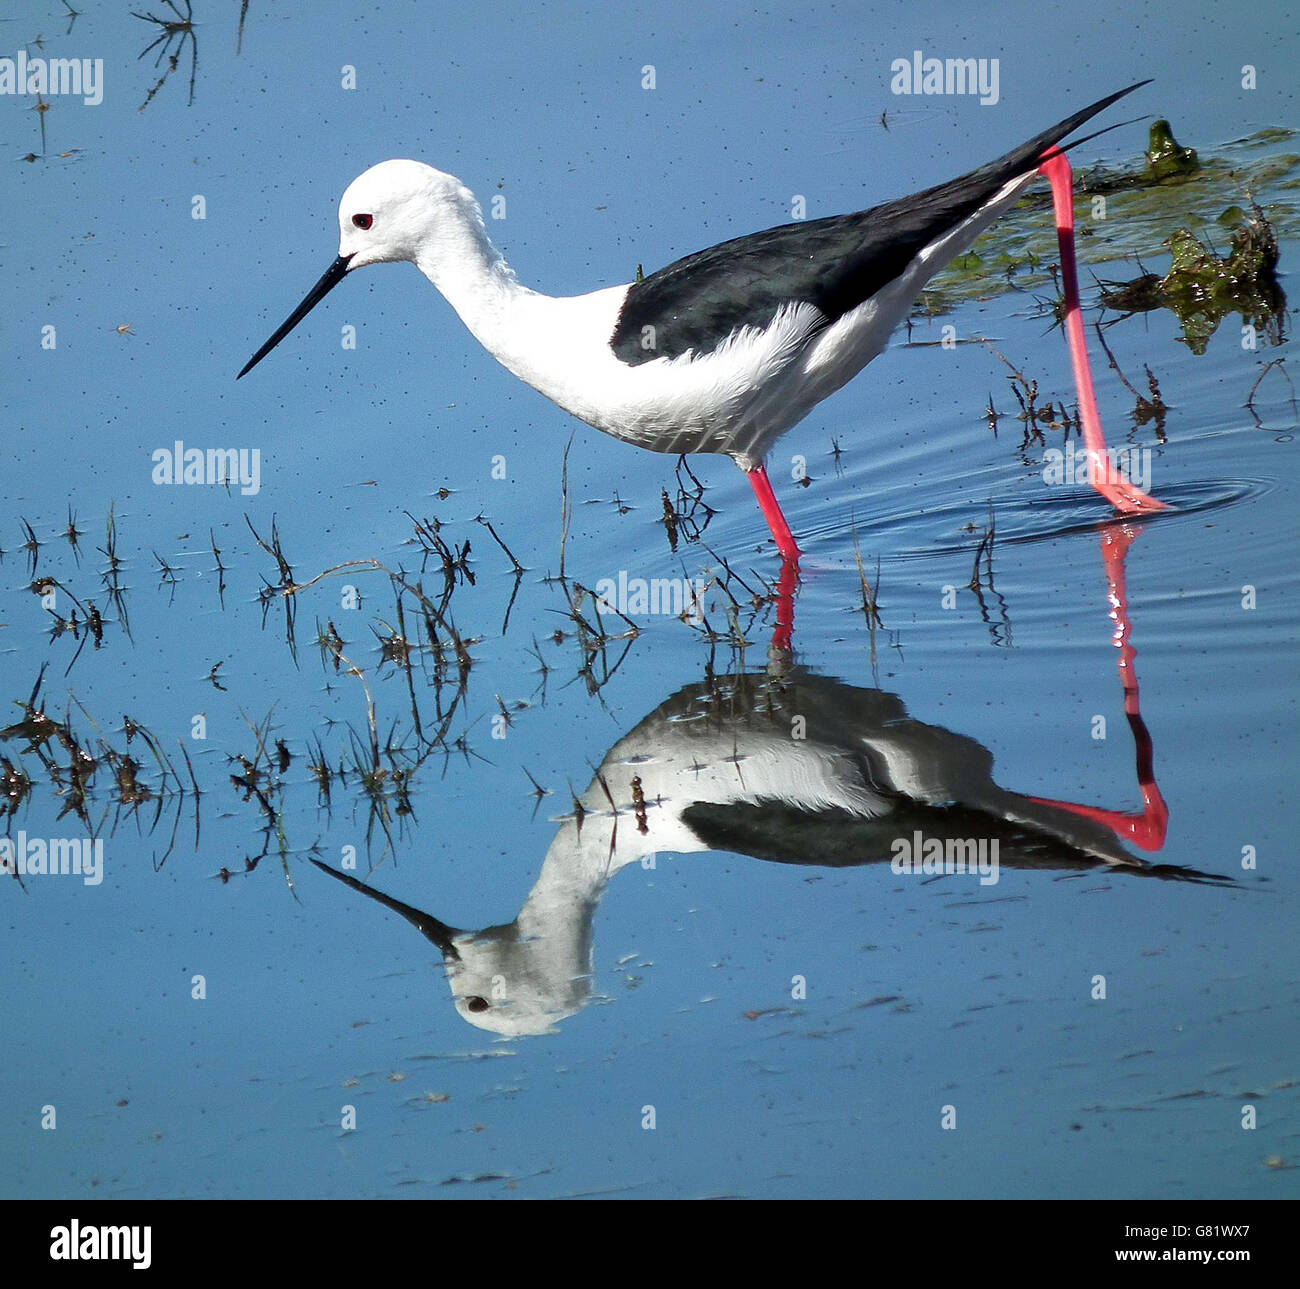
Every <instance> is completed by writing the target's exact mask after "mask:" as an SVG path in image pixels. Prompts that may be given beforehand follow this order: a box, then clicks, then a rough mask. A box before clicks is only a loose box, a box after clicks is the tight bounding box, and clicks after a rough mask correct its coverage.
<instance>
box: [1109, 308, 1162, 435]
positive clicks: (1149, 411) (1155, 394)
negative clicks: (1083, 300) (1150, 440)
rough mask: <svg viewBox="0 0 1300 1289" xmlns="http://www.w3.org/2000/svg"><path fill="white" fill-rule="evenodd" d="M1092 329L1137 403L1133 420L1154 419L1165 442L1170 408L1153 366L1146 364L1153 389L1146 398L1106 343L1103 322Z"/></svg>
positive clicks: (1145, 420)
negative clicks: (1131, 380) (1126, 374)
mask: <svg viewBox="0 0 1300 1289" xmlns="http://www.w3.org/2000/svg"><path fill="white" fill-rule="evenodd" d="M1092 329H1093V331H1094V332H1095V333H1096V335H1097V341H1098V343H1099V344H1100V345H1101V348H1102V351H1103V352H1104V353H1105V355H1106V361H1107V362H1108V363H1110V367H1111V370H1112V371H1113V372H1114V373H1115V375H1116V376H1118V377H1119V379H1120V384H1121V385H1123V386H1124V388H1125V389H1126V390H1128V392H1129V393H1130V394H1132V395H1133V401H1134V403H1135V407H1134V409H1133V420H1134V421H1135V422H1136V423H1137V424H1138V425H1145V424H1146V422H1147V421H1154V422H1155V431H1156V437H1157V438H1158V439H1159V440H1160V442H1161V443H1163V442H1164V441H1165V412H1166V411H1167V410H1168V409H1167V408H1166V407H1165V400H1164V399H1163V398H1161V397H1160V386H1159V384H1158V383H1157V382H1156V378H1155V376H1154V374H1153V373H1152V371H1151V368H1150V367H1145V365H1144V370H1145V371H1146V374H1147V388H1148V389H1149V390H1150V391H1151V397H1150V398H1145V397H1143V395H1141V394H1139V393H1138V392H1137V390H1135V389H1134V388H1133V386H1132V385H1131V384H1129V379H1128V377H1127V376H1125V375H1124V372H1123V369H1122V368H1121V367H1120V365H1119V363H1118V362H1116V361H1115V355H1114V354H1113V353H1111V351H1110V346H1109V345H1108V344H1107V343H1106V335H1105V332H1103V331H1102V329H1101V323H1100V322H1094V323H1093V324H1092Z"/></svg>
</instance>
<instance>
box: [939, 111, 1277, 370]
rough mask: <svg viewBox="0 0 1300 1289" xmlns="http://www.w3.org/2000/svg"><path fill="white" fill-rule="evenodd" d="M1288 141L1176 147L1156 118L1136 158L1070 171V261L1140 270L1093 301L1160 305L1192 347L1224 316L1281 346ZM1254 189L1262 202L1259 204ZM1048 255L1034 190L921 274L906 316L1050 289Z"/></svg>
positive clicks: (1271, 134)
mask: <svg viewBox="0 0 1300 1289" xmlns="http://www.w3.org/2000/svg"><path fill="white" fill-rule="evenodd" d="M1295 137H1296V132H1295V131H1294V130H1286V129H1267V130H1260V131H1258V132H1256V133H1255V134H1252V135H1250V136H1248V137H1247V138H1244V139H1238V140H1235V141H1234V142H1232V143H1228V144H1225V145H1224V146H1223V147H1221V148H1218V149H1215V150H1214V151H1209V150H1206V149H1202V150H1201V151H1200V152H1199V153H1198V152H1197V151H1196V150H1195V149H1192V148H1185V147H1182V146H1180V145H1179V144H1178V142H1177V140H1176V139H1175V138H1174V135H1173V132H1172V130H1171V129H1170V126H1169V123H1168V122H1167V121H1165V120H1158V121H1155V122H1153V123H1152V125H1151V134H1150V144H1149V149H1148V151H1147V153H1146V154H1145V155H1144V156H1143V157H1142V158H1141V160H1140V161H1135V162H1134V163H1133V164H1131V165H1129V166H1127V167H1123V168H1111V167H1104V166H1095V167H1090V168H1088V169H1083V170H1080V171H1078V172H1076V174H1075V188H1076V193H1077V194H1078V200H1077V203H1076V206H1077V211H1078V227H1077V230H1076V232H1077V247H1078V255H1079V259H1080V262H1081V263H1084V264H1088V263H1092V264H1101V263H1114V262H1117V261H1129V262H1131V263H1133V264H1134V265H1135V266H1136V267H1137V268H1138V269H1139V272H1138V273H1137V274H1136V275H1135V276H1134V277H1133V278H1132V279H1130V280H1128V281H1123V280H1118V281H1107V282H1105V283H1102V284H1101V292H1100V302H1101V303H1102V304H1103V305H1104V306H1105V307H1107V308H1110V309H1114V310H1116V311H1118V312H1121V313H1132V312H1142V311H1147V310H1154V309H1168V310H1170V312H1172V313H1173V314H1174V315H1175V317H1177V319H1178V321H1179V325H1180V326H1181V327H1182V329H1183V337H1184V340H1185V341H1186V343H1187V344H1188V346H1189V347H1190V348H1191V349H1192V351H1193V352H1194V353H1198V354H1199V353H1202V352H1204V349H1205V345H1206V344H1207V343H1208V341H1209V338H1210V336H1211V335H1212V334H1213V333H1214V331H1215V329H1216V328H1217V327H1218V325H1219V323H1220V322H1221V321H1222V320H1223V319H1224V318H1225V317H1227V316H1228V315H1230V314H1232V313H1238V314H1240V315H1241V317H1242V321H1243V323H1244V324H1245V325H1249V326H1253V327H1255V329H1256V330H1257V331H1258V333H1259V335H1260V337H1261V339H1263V340H1265V341H1267V342H1268V343H1270V344H1279V343H1280V342H1281V339H1282V336H1283V317H1284V315H1285V308H1286V298H1285V296H1284V294H1283V292H1282V288H1281V286H1280V285H1279V283H1278V279H1277V276H1276V274H1275V271H1274V270H1275V268H1276V265H1277V239H1278V237H1279V236H1283V237H1288V236H1292V235H1295V234H1297V233H1300V204H1298V203H1297V200H1296V190H1297V188H1300V155H1297V154H1296V153H1295V152H1293V151H1291V148H1293V147H1294V144H1295ZM1264 192H1267V193H1268V194H1269V197H1270V198H1271V200H1268V201H1266V202H1263V203H1260V200H1259V194H1261V193H1264ZM1089 199H1091V203H1089ZM1225 227H1226V228H1229V229H1231V230H1232V232H1231V234H1230V236H1231V246H1230V248H1229V250H1228V251H1227V252H1226V253H1225V254H1218V253H1216V250H1215V247H1214V239H1215V237H1216V235H1217V236H1222V233H1223V230H1224V228H1225ZM1171 230H1173V231H1171ZM1161 253H1163V254H1167V255H1168V256H1169V259H1170V264H1169V267H1168V269H1167V270H1166V271H1165V272H1164V273H1158V272H1153V271H1151V270H1149V269H1148V268H1146V267H1145V266H1146V264H1147V263H1149V262H1150V261H1151V260H1152V259H1153V258H1154V257H1155V256H1156V255H1157V254H1161ZM1056 258H1057V247H1056V232H1055V228H1054V226H1053V222H1052V218H1051V203H1050V199H1049V198H1048V197H1047V195H1046V194H1045V193H1041V192H1039V191H1038V190H1037V189H1034V190H1033V191H1031V192H1030V193H1029V194H1028V195H1027V196H1026V197H1025V198H1024V199H1023V200H1022V201H1021V202H1020V203H1019V205H1018V206H1017V208H1016V213H1013V214H1012V215H1011V216H1008V217H1004V218H1003V219H1001V220H999V221H998V222H997V223H996V224H994V225H993V227H992V228H990V229H989V231H988V232H986V233H985V234H984V235H983V236H982V237H981V238H980V240H979V241H978V242H977V243H976V244H975V246H974V248H973V249H972V250H971V251H969V252H968V253H967V254H966V255H963V256H960V257H958V258H957V259H956V260H954V261H953V262H952V263H951V264H950V265H948V267H947V268H945V269H944V270H943V271H942V272H941V273H939V274H938V275H937V276H936V277H935V278H934V279H933V280H932V281H931V283H930V285H929V286H928V287H927V288H926V290H925V291H924V292H923V294H922V296H921V298H920V300H919V301H918V302H917V305H916V310H915V316H916V317H933V316H936V315H939V314H943V313H947V312H949V311H950V310H952V309H953V308H955V307H956V306H957V305H959V304H961V303H964V302H966V301H971V300H987V299H992V298H994V297H995V296H997V295H1000V294H1002V293H1003V292H1004V291H1006V290H1008V289H1018V290H1022V291H1030V292H1036V291H1039V290H1042V289H1044V288H1046V289H1051V288H1052V286H1053V284H1054V281H1055V272H1054V269H1055V264H1056Z"/></svg>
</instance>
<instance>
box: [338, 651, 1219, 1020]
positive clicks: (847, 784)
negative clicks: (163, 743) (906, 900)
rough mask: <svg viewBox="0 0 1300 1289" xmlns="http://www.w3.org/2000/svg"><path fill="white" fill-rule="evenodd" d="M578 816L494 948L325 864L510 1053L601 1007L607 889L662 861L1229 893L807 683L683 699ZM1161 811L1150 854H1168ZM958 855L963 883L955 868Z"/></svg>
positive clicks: (870, 699)
mask: <svg viewBox="0 0 1300 1289" xmlns="http://www.w3.org/2000/svg"><path fill="white" fill-rule="evenodd" d="M794 716H798V717H801V718H802V719H803V720H804V721H805V722H806V726H805V733H806V737H805V738H803V739H792V738H791V737H790V720H791V718H792V717H794ZM1148 757H1149V749H1148ZM1141 768H1142V767H1141V763H1140V762H1139V773H1141ZM1145 786H1147V785H1144V787H1145ZM1149 787H1150V789H1151V790H1152V791H1154V792H1155V796H1156V799H1157V800H1158V799H1159V792H1158V789H1155V788H1154V781H1152V783H1151V784H1150V785H1149ZM1144 795H1145V793H1144ZM580 806H581V811H575V812H574V813H572V814H570V815H569V816H567V817H566V818H564V819H562V820H560V821H558V827H557V828H556V831H555V834H554V836H553V837H552V839H551V842H550V845H549V846H548V848H547V851H546V857H545V860H544V861H543V863H542V866H541V870H540V872H539V873H538V876H537V880H536V881H535V882H534V883H533V888H532V890H531V892H530V893H529V895H528V897H527V898H526V899H525V901H524V904H523V907H522V908H521V909H520V911H519V913H518V914H517V916H516V917H515V918H514V919H513V921H511V922H509V923H505V924H500V925H495V926H491V927H487V928H485V929H483V930H480V931H472V930H458V929H457V928H455V927H452V926H449V925H448V924H447V923H446V922H443V921H442V920H441V919H440V918H437V917H434V916H433V915H432V914H431V913H427V912H424V911H423V910H421V909H417V908H414V907H413V906H411V905H409V904H405V903H403V902H402V901H401V900H397V899H395V898H393V897H392V896H391V895H388V894H386V893H384V892H382V891H379V890H377V889H376V888H375V887H373V886H369V885H367V884H366V883H364V882H360V881H358V880H357V879H356V878H355V877H352V876H349V875H348V874H347V873H342V872H339V871H337V870H335V869H333V868H330V867H329V866H328V865H326V864H322V863H320V861H318V860H312V863H314V864H315V865H316V866H317V867H318V868H320V869H322V870H323V871H324V872H327V873H329V874H330V875H331V876H332V877H335V878H338V879H339V880H340V881H342V882H344V883H346V884H347V885H348V886H350V887H351V888H352V889H353V890H355V891H357V892H359V893H360V894H362V895H365V896H368V897H369V898H371V899H373V900H376V901H378V902H379V903H380V904H382V905H384V906H385V907H386V908H388V909H391V910H392V911H393V912H395V913H397V914H399V915H400V916H402V917H404V918H405V919H406V920H407V921H408V922H410V923H412V924H413V925H414V926H415V927H416V928H417V929H418V930H419V931H420V932H421V934H422V935H424V936H425V937H426V938H427V939H428V940H430V941H431V942H432V943H433V944H435V945H437V947H438V949H439V951H440V953H441V954H442V957H443V962H444V967H445V970H446V975H447V980H448V983H449V985H450V986H451V993H452V1000H453V1002H454V1004H455V1006H456V1010H457V1012H459V1014H460V1015H461V1017H462V1018H463V1019H465V1020H466V1021H468V1022H469V1023H470V1024H471V1025H475V1026H477V1027H478V1028H480V1029H486V1030H490V1031H492V1032H493V1033H497V1034H503V1035H511V1036H515V1035H523V1034H540V1033H545V1032H547V1031H548V1030H550V1029H552V1028H553V1027H554V1026H555V1025H556V1024H557V1023H558V1022H559V1021H561V1020H563V1019H565V1018H566V1017H568V1016H571V1015H573V1014H574V1013H575V1012H577V1011H579V1010H580V1009H581V1008H582V1007H583V1006H585V1005H586V1004H587V1003H588V1002H589V1001H590V999H591V994H592V985H593V981H594V967H593V961H592V946H593V930H592V927H593V921H594V918H595V913H596V909H597V907H598V905H599V903H600V900H601V897H602V895H603V894H604V892H605V887H606V884H607V883H608V882H609V880H610V878H612V877H613V876H614V874H615V873H617V872H619V871H620V870H621V869H623V868H626V867H627V866H628V865H630V864H635V863H636V862H637V861H638V860H640V861H646V862H647V863H648V860H649V857H651V856H654V855H659V856H660V857H661V858H660V860H659V861H658V862H667V861H666V860H665V859H663V858H662V856H664V855H665V854H679V855H685V854H703V853H705V852H708V851H725V852H729V853H732V854H738V855H750V856H753V857H755V858H758V859H764V860H770V861H774V862H777V863H785V864H803V865H811V866H816V867H835V868H839V867H850V866H857V865H867V864H883V863H892V862H893V861H894V860H895V859H898V858H900V849H901V847H903V846H904V845H905V846H906V847H907V848H910V858H911V859H912V861H913V864H914V865H915V866H909V868H908V869H906V870H904V871H908V872H910V873H912V875H920V874H921V873H922V872H923V871H924V872H934V871H935V869H934V868H933V867H931V868H926V869H924V870H923V869H922V868H921V867H920V863H921V860H920V857H919V856H918V854H917V852H918V851H928V850H929V848H931V847H933V846H934V845H935V844H937V845H938V846H939V848H940V849H941V850H942V852H943V854H944V856H945V859H944V864H943V865H942V866H941V867H939V868H938V870H937V871H938V872H942V873H945V874H947V875H948V876H949V878H950V879H951V880H954V881H956V882H958V883H959V884H960V882H961V881H962V880H963V879H962V878H961V877H958V876H956V874H959V873H965V874H966V876H967V878H970V877H975V875H976V873H977V871H978V873H979V876H978V878H977V879H976V880H978V881H982V882H984V884H986V885H987V884H990V883H989V882H988V877H989V876H992V877H993V879H994V880H996V876H997V873H998V871H999V869H1000V868H1007V869H1013V868H1014V869H1043V870H1054V871H1061V870H1071V869H1074V870H1085V869H1090V868H1102V867H1104V868H1107V869H1109V870H1111V871H1114V872H1124V873H1129V874H1132V875H1133V876H1136V877H1155V878H1164V879H1172V880H1177V881H1187V882H1193V883H1195V882H1219V881H1221V880H1222V879H1219V878H1216V877H1214V876H1213V875H1211V874H1205V873H1199V872H1197V871H1196V870H1194V869H1190V868H1182V867H1177V866H1173V865H1156V864H1150V863H1147V862H1146V861H1145V860H1142V859H1139V858H1137V857H1136V856H1134V855H1132V854H1130V853H1129V851H1128V850H1127V849H1126V848H1125V847H1124V846H1123V845H1122V844H1120V843H1119V842H1118V841H1117V840H1116V835H1117V834H1118V835H1120V836H1123V837H1124V838H1125V840H1129V839H1132V838H1134V837H1135V836H1138V835H1139V832H1138V828H1140V827H1141V826H1142V825H1143V824H1144V822H1147V821H1145V820H1144V818H1143V817H1142V816H1129V815H1124V814H1121V813H1120V812H1113V811H1105V810H1101V809H1097V808H1092V807H1083V806H1077V805H1074V804H1071V803H1069V802H1063V801H1047V800H1041V799H1039V798H1035V797H1028V796H1023V795H1021V794H1019V793H1016V792H1012V791H1008V790H1007V789H1005V788H1002V787H1000V786H999V785H998V784H997V783H995V782H994V780H993V757H992V754H991V753H990V752H989V751H988V749H987V748H985V747H984V746H983V745H982V744H981V743H979V742H977V741H976V740H975V739H972V738H967V737H965V736H964V735H961V734H957V733H954V732H953V731H951V730H947V729H944V728H942V727H940V726H936V725H928V724H925V723H923V722H921V721H918V720H915V719H913V718H912V717H910V716H908V714H907V709H906V707H905V706H904V704H903V701H902V699H900V698H899V697H898V696H897V695H895V694H890V693H886V692H884V691H882V690H878V689H864V688H860V687H858V686H855V685H848V684H844V683H843V682H841V681H838V680H833V679H831V678H829V677H823V676H815V675H812V674H810V673H807V672H804V671H803V670H802V669H800V668H795V669H793V670H792V671H791V672H789V673H787V674H786V675H784V676H782V677H780V678H773V677H771V676H768V675H766V674H761V673H760V674H749V673H747V674H741V675H735V676H730V677H726V678H724V680H723V682H722V683H721V684H719V682H718V679H717V678H716V677H715V678H712V679H711V680H709V681H708V682H705V683H696V684H691V685H687V686H686V687H685V688H683V689H681V690H680V691H678V692H677V693H676V694H674V695H673V696H672V697H671V698H669V699H667V700H666V701H665V702H664V703H662V704H661V705H660V706H659V707H658V708H656V709H655V710H654V711H653V712H651V713H650V714H649V715H648V716H647V717H645V719H644V720H642V721H640V722H639V723H638V724H637V725H636V727H635V728H634V729H632V730H631V731H629V732H628V733H627V734H626V735H624V736H623V737H622V738H621V739H619V740H618V742H617V743H615V744H614V746H613V747H611V748H610V749H609V751H608V752H607V753H606V754H605V756H604V758H603V760H602V761H601V764H600V766H599V768H598V769H597V770H596V772H595V774H594V776H593V778H592V781H591V784H590V786H589V787H588V788H587V789H586V791H585V792H584V793H583V794H582V797H581V800H580ZM1159 806H1160V808H1159V810H1158V811H1157V812H1156V818H1155V819H1154V824H1155V830H1154V831H1155V835H1154V836H1151V835H1148V836H1146V837H1145V843H1146V844H1148V845H1153V844H1161V843H1163V840H1164V815H1163V802H1160V803H1159ZM918 836H919V838H920V839H921V840H920V841H919V842H918V840H917V839H918ZM958 856H961V857H964V863H965V866H964V867H963V866H962V865H961V864H958V863H955V862H953V863H950V862H949V860H950V859H955V858H956V857H958ZM977 864H979V865H981V867H980V868H978V870H977ZM894 871H896V872H898V871H900V870H899V869H897V868H896V869H895V870H894ZM949 889H951V888H949Z"/></svg>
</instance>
